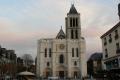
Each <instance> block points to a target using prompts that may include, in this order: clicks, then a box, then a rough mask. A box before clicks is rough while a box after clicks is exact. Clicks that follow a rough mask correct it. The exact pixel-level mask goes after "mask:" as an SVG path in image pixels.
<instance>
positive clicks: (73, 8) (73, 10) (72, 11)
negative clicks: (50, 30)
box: [69, 4, 78, 14]
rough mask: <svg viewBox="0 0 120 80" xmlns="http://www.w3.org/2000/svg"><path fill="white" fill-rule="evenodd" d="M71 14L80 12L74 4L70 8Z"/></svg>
mask: <svg viewBox="0 0 120 80" xmlns="http://www.w3.org/2000/svg"><path fill="white" fill-rule="evenodd" d="M69 14H78V12H77V10H76V8H75V6H74V4H72V6H71V8H70V11H69Z"/></svg>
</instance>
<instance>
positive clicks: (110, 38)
mask: <svg viewBox="0 0 120 80" xmlns="http://www.w3.org/2000/svg"><path fill="white" fill-rule="evenodd" d="M111 42H112V37H111V34H110V35H109V43H111Z"/></svg>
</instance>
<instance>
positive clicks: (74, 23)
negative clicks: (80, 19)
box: [73, 18, 75, 27]
mask: <svg viewBox="0 0 120 80" xmlns="http://www.w3.org/2000/svg"><path fill="white" fill-rule="evenodd" d="M73 27H75V18H73Z"/></svg>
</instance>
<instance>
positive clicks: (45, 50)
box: [45, 48, 47, 57]
mask: <svg viewBox="0 0 120 80" xmlns="http://www.w3.org/2000/svg"><path fill="white" fill-rule="evenodd" d="M45 57H47V48H45Z"/></svg>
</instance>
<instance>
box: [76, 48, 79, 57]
mask: <svg viewBox="0 0 120 80" xmlns="http://www.w3.org/2000/svg"><path fill="white" fill-rule="evenodd" d="M76 56H77V57H79V51H78V48H76Z"/></svg>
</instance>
